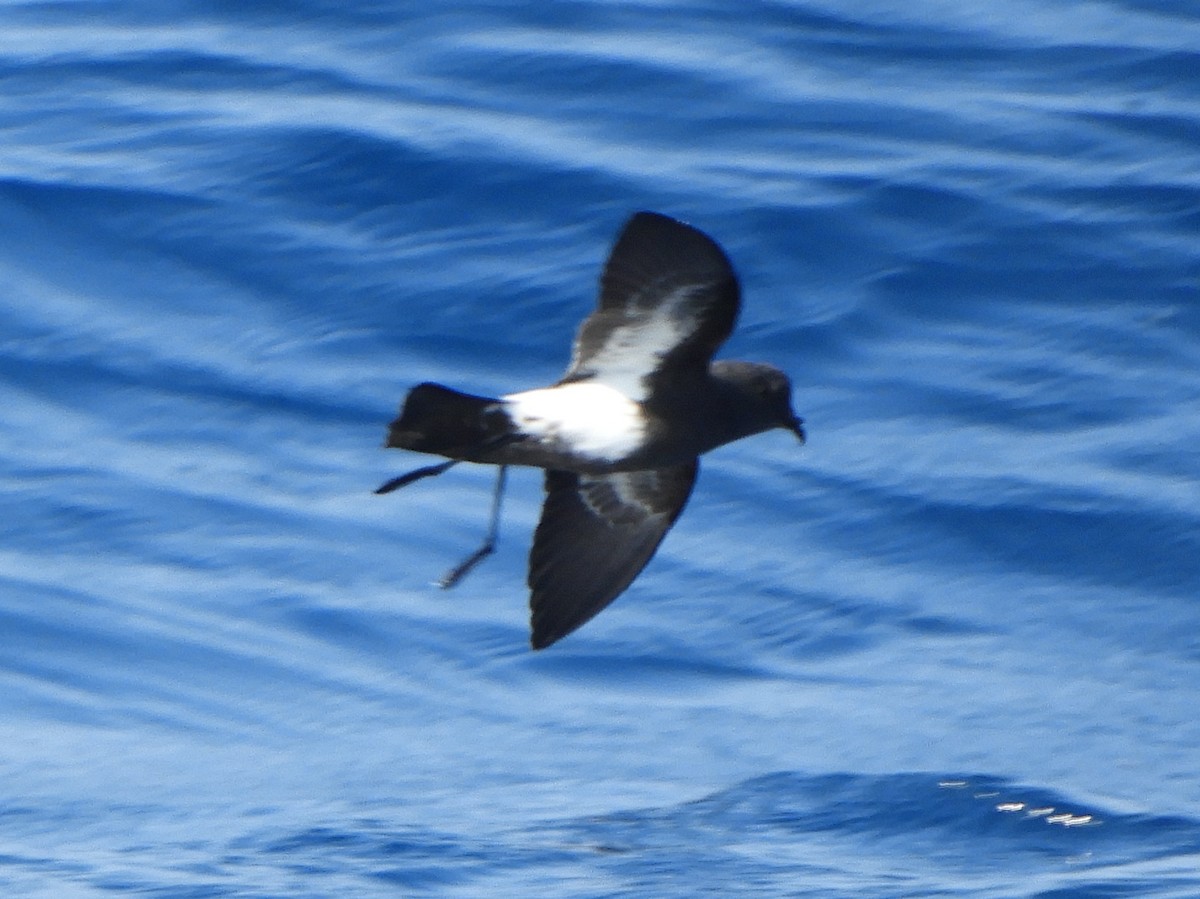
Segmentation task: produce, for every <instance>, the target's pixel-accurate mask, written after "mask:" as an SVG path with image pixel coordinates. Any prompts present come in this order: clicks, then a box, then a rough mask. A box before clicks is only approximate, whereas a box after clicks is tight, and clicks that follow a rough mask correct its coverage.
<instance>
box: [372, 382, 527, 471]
mask: <svg viewBox="0 0 1200 899" xmlns="http://www.w3.org/2000/svg"><path fill="white" fill-rule="evenodd" d="M511 430H512V426H511V422H510V421H509V418H508V415H507V414H506V413H505V411H504V409H503V407H502V406H501V405H500V402H499V401H498V400H495V399H491V398H489V397H484V396H472V395H471V394H469V393H459V392H458V391H457V390H451V389H450V388H449V387H443V386H442V385H441V384H430V383H425V384H418V385H417V386H416V387H414V388H413V389H412V390H410V391H409V392H408V396H407V397H405V399H404V407H403V408H402V409H401V410H400V417H399V418H397V419H396V420H395V421H393V422H392V423H391V425H390V426H389V427H388V438H387V444H386V445H387V446H391V447H397V448H399V449H407V450H415V451H416V452H419V453H435V454H437V455H439V456H447V457H448V458H451V459H465V460H468V461H471V460H473V459H476V458H477V457H478V456H479V454H480V453H481V452H483V451H486V450H487V449H489V448H492V447H495V446H496V445H498V444H501V443H504V442H506V441H507V440H509V439H510V435H511Z"/></svg>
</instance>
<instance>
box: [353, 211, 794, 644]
mask: <svg viewBox="0 0 1200 899" xmlns="http://www.w3.org/2000/svg"><path fill="white" fill-rule="evenodd" d="M740 304H741V301H740V291H739V289H738V280H737V275H736V274H735V273H734V270H733V266H732V265H731V264H730V262H729V259H728V258H727V257H726V255H725V253H724V252H723V251H722V250H721V248H720V247H719V246H718V245H717V244H716V242H715V241H713V239H712V238H710V237H709V236H708V235H706V234H704V233H703V232H702V231H699V230H697V229H696V228H693V227H691V226H690V225H686V224H684V223H683V222H679V221H676V220H675V219H672V218H669V217H667V216H665V215H660V214H658V213H654V212H639V213H636V214H635V215H634V216H633V217H632V218H630V219H629V221H628V222H627V223H626V224H625V227H624V228H623V229H622V230H621V233H620V235H618V237H617V241H616V243H615V244H614V245H613V248H612V252H611V253H610V254H609V257H608V262H607V263H606V265H605V267H604V272H603V275H602V276H601V278H600V299H599V303H598V305H597V307H596V309H595V311H594V312H592V314H591V315H589V316H588V317H587V318H586V319H584V321H583V324H582V325H581V326H580V328H579V332H578V334H577V335H576V337H575V344H574V349H573V352H572V356H571V363H570V365H569V366H568V367H567V371H566V374H564V375H563V377H562V379H561V380H560V381H558V383H556V384H554V385H552V386H550V387H540V388H537V389H534V390H525V391H522V392H519V393H510V394H506V395H504V396H501V397H499V398H494V397H483V396H473V395H471V394H467V393H461V392H459V391H457V390H452V389H451V388H449V387H445V386H442V385H440V384H433V383H424V384H419V385H417V386H416V387H414V388H412V390H411V391H409V393H408V396H407V397H406V398H405V400H404V404H403V406H402V407H401V410H400V414H399V417H398V418H396V420H395V421H393V422H392V423H391V425H390V427H389V429H388V436H387V442H386V446H388V447H396V448H399V449H406V450H414V451H416V452H420V453H430V454H433V455H437V456H443V457H445V458H446V459H447V460H448V461H444V462H441V463H439V464H437V465H431V466H428V467H425V468H420V469H417V470H416V471H412V472H409V473H408V474H406V475H402V476H401V477H398V478H393V479H392V480H390V481H388V482H387V483H385V484H384V485H383V486H381V487H380V488H379V489H378V490H377V491H376V493H388V492H391V491H392V490H395V489H397V488H398V487H403V486H405V485H407V484H410V483H412V482H413V481H416V480H418V479H420V478H424V477H429V476H432V475H438V474H441V473H442V472H444V471H446V470H447V469H449V468H450V467H451V466H453V465H456V464H458V463H459V462H478V463H483V464H488V465H497V466H499V467H500V468H499V473H498V476H497V479H496V487H495V491H494V495H493V503H492V517H491V524H490V527H489V530H488V534H487V538H486V539H485V541H484V543H483V545H482V546H481V547H480V548H479V549H478V550H477V551H476V552H475V553H474V554H472V555H471V556H470V557H468V558H467V559H466V560H465V561H464V562H463V563H462V564H460V565H458V566H457V567H456V568H454V569H452V570H451V571H450V572H449V573H448V574H447V575H446V576H445V577H444V578H443V579H442V581H441V583H442V586H444V587H449V586H452V585H453V584H455V583H457V582H458V580H459V579H460V578H461V577H462V576H463V575H465V574H466V573H467V571H469V570H470V569H471V568H472V567H473V566H474V565H475V564H476V563H477V562H478V561H480V560H481V559H482V558H484V557H485V556H487V555H488V554H489V553H490V552H492V550H493V548H494V545H495V539H496V532H497V527H498V523H499V517H500V502H501V498H502V496H503V493H504V484H505V473H506V471H507V467H508V466H510V465H525V466H533V467H536V468H542V469H545V492H546V498H545V503H544V505H543V506H542V514H541V519H540V521H539V522H538V526H537V530H536V531H535V533H534V537H533V548H532V550H531V552H530V555H529V575H528V584H529V589H530V598H529V605H530V609H531V613H532V614H531V638H530V642H531V645H532V646H533V648H534V649H543V648H545V647H547V646H549V645H551V644H552V643H554V642H555V641H557V640H559V639H561V638H562V637H565V636H566V635H567V634H569V633H571V632H572V631H574V630H576V629H577V628H578V627H580V626H581V625H583V624H584V623H585V622H587V621H589V620H590V619H591V618H592V617H593V616H595V615H596V614H597V613H598V612H600V610H602V609H603V608H604V607H605V606H607V605H608V604H609V603H611V602H612V601H613V600H614V599H616V598H617V597H618V596H619V595H620V594H621V593H622V592H623V591H624V590H625V588H626V587H628V586H629V585H630V583H632V581H633V579H634V578H635V577H637V576H638V574H639V573H640V572H641V571H642V569H643V568H645V567H646V564H647V563H648V562H649V561H650V558H651V557H652V556H653V555H654V553H655V550H657V549H658V546H659V544H660V543H661V542H662V539H663V537H665V536H666V533H667V531H668V530H670V528H671V525H673V524H674V523H675V520H676V519H677V518H678V517H679V514H680V513H681V512H682V511H683V507H684V504H685V503H686V502H687V500H688V496H689V495H690V494H691V491H692V485H693V484H694V483H695V480H696V473H697V471H698V470H699V457H700V455H701V454H702V453H706V452H708V451H709V450H711V449H714V448H716V447H718V446H721V445H723V444H726V443H730V442H732V441H734V440H739V439H741V438H742V437H749V436H750V435H752V434H758V433H761V432H763V431H768V430H771V429H773V428H783V429H785V430H788V431H791V432H792V433H793V434H795V435H796V436H797V437H798V438H799V439H800V441H801V443H803V442H804V427H803V420H802V419H800V418H799V417H798V416H797V415H796V413H795V412H794V411H793V410H792V403H791V395H792V386H791V382H790V381H789V380H788V377H787V375H785V374H784V373H783V372H782V371H780V370H779V369H777V368H775V367H773V366H771V365H765V364H762V363H756V362H733V361H726V360H716V361H714V360H713V354H714V353H715V352H716V350H717V348H718V347H719V346H720V345H721V344H722V343H723V342H724V341H725V339H726V338H727V337H728V336H729V334H730V332H731V331H732V330H733V326H734V322H735V321H736V319H737V315H738V308H739V306H740Z"/></svg>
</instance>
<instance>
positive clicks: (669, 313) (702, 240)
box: [564, 212, 740, 401]
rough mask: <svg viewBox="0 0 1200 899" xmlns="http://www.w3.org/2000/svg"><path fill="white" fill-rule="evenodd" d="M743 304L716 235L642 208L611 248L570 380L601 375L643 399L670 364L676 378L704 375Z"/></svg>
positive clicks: (581, 331)
mask: <svg viewBox="0 0 1200 899" xmlns="http://www.w3.org/2000/svg"><path fill="white" fill-rule="evenodd" d="M739 302H740V301H739V291H738V282H737V276H736V275H735V274H734V271H733V266H731V265H730V264H729V260H728V259H727V258H726V256H725V253H724V252H723V251H722V250H721V248H720V247H719V246H717V244H716V243H715V242H714V241H713V239H712V238H710V237H709V236H708V235H707V234H705V233H704V232H702V231H697V230H696V229H695V228H693V227H691V226H690V225H685V224H683V223H682V222H677V221H675V220H674V219H672V218H667V216H665V215H659V214H658V213H655V212H639V213H637V214H636V215H634V216H633V218H631V219H630V220H629V221H628V223H626V225H625V228H624V230H622V231H621V234H620V236H618V238H617V242H616V244H615V245H614V246H613V249H612V253H610V254H609V257H608V263H607V264H606V265H605V267H604V274H603V275H602V276H601V278H600V302H599V306H598V307H597V309H596V311H595V312H593V313H592V314H591V315H590V316H588V317H587V318H586V319H585V320H584V322H583V324H582V325H581V326H580V328H579V333H578V335H576V338H575V348H574V353H573V355H572V357H571V365H570V367H569V368H568V369H567V373H566V376H565V378H564V380H568V381H571V380H582V379H584V378H595V379H596V380H597V381H599V382H601V383H603V384H607V385H609V386H611V387H615V388H616V389H618V390H620V391H621V392H622V393H624V394H625V395H626V396H628V397H630V398H631V399H634V400H637V401H641V400H643V399H644V398H645V396H646V395H647V394H648V393H649V392H650V391H652V390H653V389H654V386H655V385H654V383H653V381H654V378H655V377H658V376H661V371H662V369H663V368H664V366H667V367H668V368H667V370H668V371H669V372H670V373H671V375H672V377H675V378H682V379H687V378H697V379H699V378H703V377H705V375H706V374H707V371H708V363H709V361H710V360H711V359H712V356H713V353H715V352H716V350H717V347H719V346H720V345H721V344H722V343H723V342H724V341H725V338H726V337H728V336H729V333H730V332H731V331H732V330H733V325H734V322H735V321H736V320H737V315H738V306H739Z"/></svg>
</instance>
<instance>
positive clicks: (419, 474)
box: [375, 459, 459, 496]
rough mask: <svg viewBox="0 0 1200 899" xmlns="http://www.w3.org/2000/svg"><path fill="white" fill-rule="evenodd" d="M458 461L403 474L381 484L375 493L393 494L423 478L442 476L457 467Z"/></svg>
mask: <svg viewBox="0 0 1200 899" xmlns="http://www.w3.org/2000/svg"><path fill="white" fill-rule="evenodd" d="M458 463H459V460H458V459H451V460H450V461H448V462H439V463H438V464H437V465H426V466H425V467H424V468H418V469H417V470H416V471H410V472H409V473H408V474H402V475H400V477H398V478H392V479H391V480H390V481H388V482H387V483H386V484H381V485H380V486H379V487H378V488H376V490H375V493H376V494H378V495H381V496H382V495H383V494H384V493H391V492H392V491H393V490H399V489H400V488H401V487H407V486H408V485H409V484H411V483H412V482H413V481H419V480H421V478H431V477H434V476H436V475H439V474H441V473H442V472H443V471H445V470H446V469H448V468H450V467H451V466H452V465H457V464H458Z"/></svg>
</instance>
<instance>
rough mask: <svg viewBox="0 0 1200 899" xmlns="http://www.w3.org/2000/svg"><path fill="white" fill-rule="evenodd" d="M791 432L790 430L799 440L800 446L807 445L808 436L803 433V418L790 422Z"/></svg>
mask: <svg viewBox="0 0 1200 899" xmlns="http://www.w3.org/2000/svg"><path fill="white" fill-rule="evenodd" d="M791 430H792V433H793V434H795V435H796V437H797V438H799V440H800V442H801V443H802V444H803V443H808V434H806V433H805V431H804V419H803V418H796V419H794V420H793V421H792V428H791Z"/></svg>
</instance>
